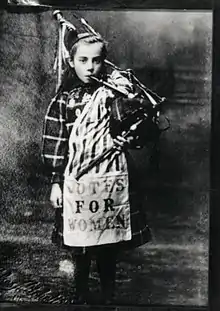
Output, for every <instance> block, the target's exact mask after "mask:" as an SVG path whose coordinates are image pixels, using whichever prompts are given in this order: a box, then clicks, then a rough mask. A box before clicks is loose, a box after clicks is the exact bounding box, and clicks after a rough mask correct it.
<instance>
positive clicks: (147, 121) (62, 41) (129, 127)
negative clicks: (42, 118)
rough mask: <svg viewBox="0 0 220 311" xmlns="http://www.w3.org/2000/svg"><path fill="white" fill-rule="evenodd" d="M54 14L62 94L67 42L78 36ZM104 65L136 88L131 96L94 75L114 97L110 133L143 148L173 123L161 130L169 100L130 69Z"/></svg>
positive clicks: (88, 29) (81, 173) (58, 81)
mask: <svg viewBox="0 0 220 311" xmlns="http://www.w3.org/2000/svg"><path fill="white" fill-rule="evenodd" d="M53 15H54V17H55V19H56V20H57V22H58V25H59V37H58V44H57V47H58V48H57V55H56V60H55V64H54V69H55V71H56V73H57V85H56V90H57V92H59V90H60V88H61V86H62V79H63V77H64V76H65V68H66V67H68V62H69V60H70V54H69V47H68V40H66V38H68V37H72V38H74V37H77V35H78V33H77V29H76V27H75V26H74V25H73V24H72V23H70V22H69V21H67V20H66V19H64V18H63V15H62V14H61V12H60V11H59V10H56V11H54V13H53ZM73 15H74V17H75V18H76V19H77V20H79V21H80V23H81V24H82V26H83V27H84V28H85V31H86V32H87V33H90V34H91V35H95V36H99V37H101V35H100V34H99V33H97V32H96V31H95V30H94V29H93V28H92V27H91V26H90V25H89V24H88V23H87V21H86V20H85V19H84V18H80V17H78V16H77V15H76V14H75V13H74V14H73ZM104 62H105V65H106V66H108V67H109V68H111V69H112V70H116V71H118V72H119V73H120V74H121V75H122V76H124V77H125V78H127V79H128V80H129V81H130V82H131V85H132V88H133V89H132V92H130V93H128V92H125V91H122V89H121V88H119V87H117V85H115V84H113V83H111V82H109V81H106V80H104V79H99V78H97V77H94V76H91V79H93V80H94V81H96V82H97V83H98V84H100V85H104V86H105V87H107V88H109V89H111V91H112V93H113V94H114V95H115V96H114V98H113V99H112V98H111V99H110V100H111V110H110V111H111V115H110V133H111V135H112V137H113V138H114V137H116V136H117V135H121V136H123V137H124V138H126V137H128V136H130V135H131V136H133V137H134V138H135V139H136V141H138V142H139V144H140V145H141V146H143V145H144V144H145V142H149V141H154V140H155V141H157V140H158V138H159V136H160V134H161V132H163V131H165V130H167V129H168V128H169V127H170V122H169V120H168V119H167V118H166V120H167V124H168V125H167V126H166V127H165V128H162V129H161V128H160V127H159V117H160V111H161V108H162V105H163V103H164V102H165V101H166V98H165V97H160V96H159V95H158V94H156V93H155V92H154V91H152V90H151V89H149V88H147V87H146V86H145V85H144V84H143V83H141V82H140V81H139V79H138V78H137V77H136V76H135V75H134V73H133V71H132V70H131V69H126V70H123V69H121V68H119V67H118V66H116V65H115V64H113V63H112V62H110V61H109V60H107V59H105V60H104ZM116 150H117V149H116V147H114V146H113V147H111V148H109V149H107V150H106V152H104V153H103V154H102V155H100V156H99V157H97V158H95V159H94V160H93V161H92V162H91V163H90V164H89V165H88V166H87V167H86V168H85V169H83V170H82V171H81V172H80V173H79V174H78V175H77V176H76V179H79V178H80V177H81V176H82V175H84V174H85V173H87V172H88V171H89V170H90V169H91V168H93V167H94V166H95V165H97V164H98V163H100V162H102V161H103V160H104V159H106V158H107V157H109V156H110V155H111V154H112V153H114V152H115V151H116Z"/></svg>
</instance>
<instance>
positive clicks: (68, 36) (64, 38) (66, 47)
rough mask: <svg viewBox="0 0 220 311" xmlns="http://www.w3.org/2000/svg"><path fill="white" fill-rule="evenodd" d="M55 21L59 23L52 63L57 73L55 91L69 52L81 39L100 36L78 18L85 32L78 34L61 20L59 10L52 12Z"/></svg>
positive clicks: (67, 23)
mask: <svg viewBox="0 0 220 311" xmlns="http://www.w3.org/2000/svg"><path fill="white" fill-rule="evenodd" d="M53 15H54V17H55V19H56V20H57V21H58V22H59V36H58V44H57V54H56V59H55V63H54V71H55V72H56V73H57V85H56V89H57V90H58V88H59V87H60V85H61V81H62V75H63V72H64V68H65V67H66V65H67V64H68V63H69V60H70V51H71V49H72V47H73V46H74V45H75V44H76V43H77V42H79V41H80V40H81V39H86V38H89V37H94V36H95V37H98V38H102V36H101V35H100V34H99V33H98V32H96V31H95V30H94V29H93V28H92V27H91V26H90V25H89V24H88V23H87V22H86V21H85V19H84V18H78V17H76V18H77V19H79V20H80V22H81V24H82V25H83V26H84V28H85V30H86V32H81V33H78V31H77V29H76V27H75V26H74V25H73V24H72V23H70V22H68V21H67V20H66V19H64V18H63V16H62V14H61V12H60V11H59V10H56V11H54V13H53Z"/></svg>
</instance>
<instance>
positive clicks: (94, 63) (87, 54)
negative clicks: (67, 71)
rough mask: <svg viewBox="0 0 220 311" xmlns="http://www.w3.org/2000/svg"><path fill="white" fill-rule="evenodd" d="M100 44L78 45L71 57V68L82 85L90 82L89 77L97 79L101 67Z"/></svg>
mask: <svg viewBox="0 0 220 311" xmlns="http://www.w3.org/2000/svg"><path fill="white" fill-rule="evenodd" d="M102 47H103V45H102V43H101V42H95V43H91V44H86V43H84V42H82V43H80V44H79V46H78V47H77V49H76V52H75V54H74V57H73V62H72V66H73V67H74V69H75V72H76V74H77V76H78V78H79V79H80V80H81V81H83V82H84V83H90V82H92V79H91V78H90V77H91V75H93V76H95V77H97V76H98V75H99V74H100V72H101V70H102V66H103V61H104V60H103V56H102Z"/></svg>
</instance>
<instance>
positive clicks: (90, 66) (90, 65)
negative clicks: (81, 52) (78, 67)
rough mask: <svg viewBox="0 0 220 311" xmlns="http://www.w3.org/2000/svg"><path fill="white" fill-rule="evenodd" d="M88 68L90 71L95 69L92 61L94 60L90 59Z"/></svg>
mask: <svg viewBox="0 0 220 311" xmlns="http://www.w3.org/2000/svg"><path fill="white" fill-rule="evenodd" d="M87 69H88V70H89V71H93V69H94V66H93V62H92V61H88V63H87Z"/></svg>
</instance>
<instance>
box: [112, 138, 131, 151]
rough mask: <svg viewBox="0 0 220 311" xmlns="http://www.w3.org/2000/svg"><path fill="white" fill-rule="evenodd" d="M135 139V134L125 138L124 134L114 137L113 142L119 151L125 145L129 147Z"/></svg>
mask: <svg viewBox="0 0 220 311" xmlns="http://www.w3.org/2000/svg"><path fill="white" fill-rule="evenodd" d="M133 140H134V137H133V136H128V137H127V138H124V137H123V136H120V135H118V136H116V138H114V139H113V142H114V144H115V148H116V149H117V150H118V151H122V149H124V148H125V147H129V145H130V144H131V143H132V141H133Z"/></svg>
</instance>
